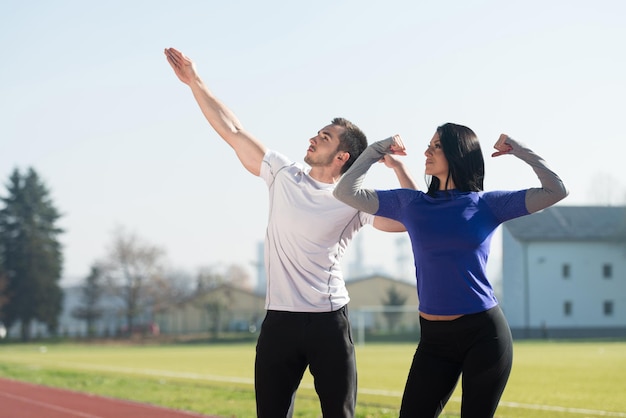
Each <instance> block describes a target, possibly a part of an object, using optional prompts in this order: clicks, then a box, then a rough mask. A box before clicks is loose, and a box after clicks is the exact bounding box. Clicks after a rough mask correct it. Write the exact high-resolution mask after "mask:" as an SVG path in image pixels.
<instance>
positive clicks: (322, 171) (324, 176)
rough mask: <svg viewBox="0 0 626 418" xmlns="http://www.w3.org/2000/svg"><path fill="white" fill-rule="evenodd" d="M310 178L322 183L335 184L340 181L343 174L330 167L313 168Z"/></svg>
mask: <svg viewBox="0 0 626 418" xmlns="http://www.w3.org/2000/svg"><path fill="white" fill-rule="evenodd" d="M309 176H311V178H313V179H314V180H317V181H319V182H320V183H327V184H334V183H336V182H338V181H339V178H340V177H341V173H340V172H338V171H336V170H331V169H330V168H328V167H311V171H309Z"/></svg>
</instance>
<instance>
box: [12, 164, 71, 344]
mask: <svg viewBox="0 0 626 418" xmlns="http://www.w3.org/2000/svg"><path fill="white" fill-rule="evenodd" d="M7 191H8V196H6V197H2V198H0V200H1V201H2V202H3V203H4V207H3V208H2V209H0V262H1V263H2V266H1V268H0V270H4V272H5V274H6V278H7V286H6V287H7V289H6V295H7V297H8V302H7V303H6V304H5V306H3V307H2V313H3V316H4V318H5V321H6V324H7V328H11V325H12V324H14V323H16V322H18V321H19V323H20V325H21V338H22V340H24V341H26V340H29V339H30V326H31V323H32V322H33V321H35V320H36V321H40V322H42V323H43V324H45V325H46V326H47V328H48V331H49V332H51V333H53V334H54V333H56V331H57V327H58V316H59V314H60V313H61V309H62V301H63V293H62V291H61V287H60V285H59V281H60V279H61V271H62V265H63V256H62V249H61V244H60V243H59V241H58V236H59V235H60V234H61V233H62V232H63V230H62V229H60V228H59V227H57V225H56V224H57V221H58V220H59V218H60V217H61V215H60V214H59V212H58V211H57V209H56V208H55V206H54V204H53V202H52V199H51V198H50V196H49V191H48V189H47V188H46V186H45V185H44V183H43V182H42V181H41V179H40V178H39V175H38V174H37V173H36V172H35V170H34V169H32V168H30V169H28V170H27V172H26V173H25V174H21V173H20V172H19V170H17V169H15V170H14V171H13V173H12V174H11V176H10V178H9V183H8V185H7Z"/></svg>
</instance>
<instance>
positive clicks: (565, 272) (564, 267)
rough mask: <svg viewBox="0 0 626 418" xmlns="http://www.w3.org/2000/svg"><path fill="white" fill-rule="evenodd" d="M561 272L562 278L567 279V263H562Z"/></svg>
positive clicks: (568, 269) (568, 268)
mask: <svg viewBox="0 0 626 418" xmlns="http://www.w3.org/2000/svg"><path fill="white" fill-rule="evenodd" d="M562 274H563V278H564V279H569V276H570V266H569V264H563V270H562Z"/></svg>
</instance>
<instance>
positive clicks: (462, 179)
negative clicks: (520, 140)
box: [428, 123, 485, 195]
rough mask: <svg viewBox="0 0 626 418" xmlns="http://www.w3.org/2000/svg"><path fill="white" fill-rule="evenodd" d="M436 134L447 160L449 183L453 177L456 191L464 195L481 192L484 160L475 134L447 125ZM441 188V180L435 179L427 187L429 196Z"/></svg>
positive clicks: (466, 128)
mask: <svg viewBox="0 0 626 418" xmlns="http://www.w3.org/2000/svg"><path fill="white" fill-rule="evenodd" d="M437 134H439V140H440V141H441V148H442V149H443V154H444V155H445V156H446V160H448V169H449V171H448V179H446V183H448V180H449V179H450V178H452V181H453V182H454V186H455V188H456V189H457V190H459V191H461V192H479V191H482V190H483V180H484V178H485V161H484V159H483V153H482V151H481V149H480V143H479V142H478V137H476V134H475V133H474V131H472V130H471V129H470V128H468V127H467V126H463V125H456V124H454V123H446V124H443V125H441V126H440V127H438V128H437ZM439 185H440V181H439V179H438V178H437V177H435V176H433V177H432V179H431V182H430V184H429V185H428V194H429V195H433V194H434V193H435V192H436V191H437V190H439ZM446 186H447V184H446ZM446 188H447V187H446Z"/></svg>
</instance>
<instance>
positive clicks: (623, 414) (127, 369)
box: [56, 362, 626, 418]
mask: <svg viewBox="0 0 626 418" xmlns="http://www.w3.org/2000/svg"><path fill="white" fill-rule="evenodd" d="M56 364H57V365H59V366H65V367H73V368H79V369H85V370H101V371H111V372H120V373H128V374H140V375H148V376H155V377H170V378H186V379H193V380H207V381H213V382H228V383H243V384H249V385H254V379H251V378H247V377H234V376H216V375H207V374H199V373H186V372H173V371H167V370H154V369H134V368H130V367H115V366H96V365H92V364H83V363H72V362H61V363H56ZM300 387H303V388H307V389H314V387H313V385H312V384H309V383H302V384H301V385H300ZM358 392H359V393H361V394H364V395H378V396H388V397H393V398H400V397H402V392H398V391H388V390H382V389H368V388H360V389H358ZM451 400H452V401H456V402H461V399H460V398H456V399H451ZM500 405H501V406H506V407H508V408H518V409H531V410H541V411H555V412H568V413H572V414H581V415H585V414H586V415H589V414H591V415H596V416H604V417H621V418H626V412H614V411H602V410H595V409H583V408H570V407H564V406H552V405H539V404H527V403H521V402H507V401H500Z"/></svg>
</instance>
